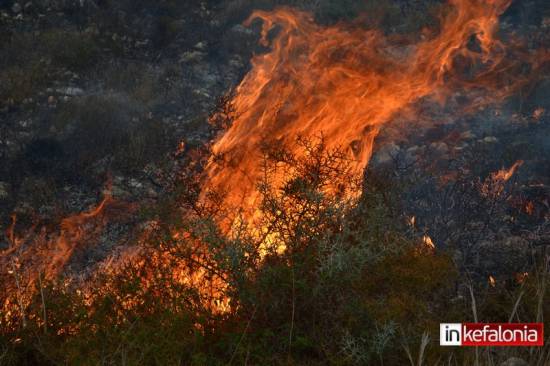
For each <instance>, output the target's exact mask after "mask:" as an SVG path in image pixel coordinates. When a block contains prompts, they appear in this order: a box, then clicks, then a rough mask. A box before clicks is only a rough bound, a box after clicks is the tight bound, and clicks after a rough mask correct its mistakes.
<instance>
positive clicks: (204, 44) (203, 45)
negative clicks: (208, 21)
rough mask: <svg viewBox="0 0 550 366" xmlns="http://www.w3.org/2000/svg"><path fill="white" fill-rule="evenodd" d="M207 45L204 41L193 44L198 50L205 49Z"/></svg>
mask: <svg viewBox="0 0 550 366" xmlns="http://www.w3.org/2000/svg"><path fill="white" fill-rule="evenodd" d="M207 47H208V43H206V42H199V43H197V44H196V45H195V48H196V49H197V50H200V51H204V50H206V48H207Z"/></svg>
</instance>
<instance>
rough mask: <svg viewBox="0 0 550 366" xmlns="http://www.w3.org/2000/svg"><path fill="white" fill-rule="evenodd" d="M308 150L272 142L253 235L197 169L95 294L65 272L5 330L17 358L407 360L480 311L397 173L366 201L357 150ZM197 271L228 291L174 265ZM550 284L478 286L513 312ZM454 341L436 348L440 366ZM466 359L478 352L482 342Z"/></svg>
mask: <svg viewBox="0 0 550 366" xmlns="http://www.w3.org/2000/svg"><path fill="white" fill-rule="evenodd" d="M302 146H303V149H304V150H305V153H304V154H303V155H302V157H297V156H294V155H293V154H290V153H288V152H286V151H281V150H280V149H279V150H266V155H265V167H266V172H265V174H264V178H263V180H262V181H261V182H259V184H258V188H259V190H260V192H261V196H262V204H261V206H260V208H261V219H259V220H258V221H254V222H246V221H244V220H243V221H242V222H241V225H242V230H241V231H239V232H238V235H237V234H234V235H231V236H227V235H223V234H222V233H220V230H219V228H218V226H217V225H216V224H215V222H217V221H218V219H219V218H218V217H217V215H218V214H219V212H220V208H219V207H216V201H215V200H214V201H213V202H211V204H210V205H197V202H196V198H197V194H196V192H192V191H193V190H200V184H198V183H197V182H200V181H199V180H196V177H195V176H192V177H190V178H189V179H187V180H184V181H183V182H185V186H184V187H182V189H181V191H179V197H178V198H177V200H178V201H177V202H178V204H177V205H174V203H173V202H172V203H170V202H167V207H170V208H169V209H167V210H166V212H164V213H163V211H164V210H163V209H161V208H159V210H158V211H157V212H158V214H159V215H160V216H162V218H163V220H164V219H166V221H163V224H161V225H160V227H159V228H158V230H157V231H154V232H153V234H152V235H151V236H149V237H148V240H147V244H148V245H146V246H144V247H142V248H141V254H139V255H135V256H133V257H132V258H133V259H132V260H130V261H128V263H127V264H126V265H124V266H122V268H121V269H120V270H118V271H114V272H112V273H110V274H108V273H102V274H99V275H98V276H97V277H96V278H94V279H93V280H92V281H91V282H90V283H91V284H93V286H89V287H88V288H87V289H86V291H82V292H81V291H80V290H79V289H78V288H75V287H74V285H71V284H68V285H67V286H65V285H62V284H61V283H59V282H58V283H56V284H50V285H48V286H46V287H45V288H43V289H42V291H41V292H40V291H38V290H37V291H36V294H37V295H36V296H35V298H34V300H33V302H32V303H31V304H30V305H29V307H28V309H27V310H26V313H27V317H26V318H27V324H26V326H25V327H22V326H21V327H15V328H10V329H4V330H3V331H2V332H1V333H0V334H1V336H2V337H4V340H5V342H6V345H7V348H5V355H4V356H3V357H4V360H5V363H6V364H7V365H16V364H32V363H40V364H68V365H80V364H83V365H95V364H124V365H142V364H147V365H181V364H184V365H218V364H228V363H231V364H257V365H263V364H266V365H305V364H307V365H326V364H330V365H357V364H378V363H382V362H383V363H384V364H385V365H403V364H405V363H407V362H408V361H407V357H406V354H405V352H404V351H400V350H401V347H402V344H403V343H406V344H407V345H408V344H413V345H414V344H420V340H421V337H422V334H424V333H425V332H427V333H428V334H431V335H432V337H433V338H437V336H436V335H437V334H438V333H437V332H438V325H439V323H440V322H443V321H467V320H470V319H471V318H472V315H471V309H472V305H471V301H470V299H469V298H468V299H466V298H464V297H457V296H456V295H457V293H456V289H455V285H456V284H457V283H458V281H460V277H459V276H458V274H457V272H456V270H455V269H454V266H453V264H452V261H451V260H450V258H449V257H448V256H447V255H445V254H444V253H439V252H438V251H433V250H431V249H430V248H427V247H424V246H423V245H422V243H420V242H419V240H418V239H415V238H414V237H410V236H409V235H408V234H407V229H406V226H405V225H404V224H401V223H404V222H405V221H404V220H403V218H402V217H401V216H400V214H398V213H397V212H399V211H398V210H397V208H398V207H397V206H396V203H395V202H396V201H395V200H393V199H392V198H391V197H393V195H392V194H391V190H392V187H394V185H393V184H391V182H389V181H384V180H383V179H382V178H380V177H378V178H377V179H367V180H366V182H365V184H364V186H363V187H362V190H363V195H362V197H361V198H359V199H358V200H356V199H350V197H352V196H350V194H351V193H352V192H353V191H354V189H356V188H357V187H356V186H354V184H350V182H353V181H352V180H350V174H349V170H348V167H347V162H346V159H345V155H344V154H342V153H340V152H339V151H326V150H325V148H324V146H323V144H322V141H321V142H320V143H318V144H312V143H310V142H307V141H302ZM276 169H284V170H285V171H286V172H288V174H287V175H286V181H285V182H284V184H283V185H282V188H281V187H274V186H273V184H272V183H271V179H270V177H271V174H273V173H275V172H276ZM193 182H195V183H193ZM340 183H347V184H346V185H340ZM328 186H336V187H341V191H338V190H336V191H334V190H332V191H327V189H326V187H328ZM329 192H330V193H329ZM186 200H188V201H186ZM178 205H179V208H180V209H183V210H184V211H185V212H187V215H185V216H184V217H183V218H182V217H181V212H182V211H181V210H177V208H176V207H177V206H178ZM178 218H179V219H178ZM254 229H256V230H254ZM258 229H261V230H260V231H258ZM174 231H177V232H180V233H181V232H185V233H186V235H180V236H177V237H176V236H173V235H172V233H173V232H174ZM258 232H263V233H265V234H268V235H266V236H265V237H258V235H257V233H258ZM266 237H269V238H272V239H271V241H269V240H268V241H266V239H265V238H266ZM197 243H200V245H197ZM281 246H284V248H285V250H280V248H281ZM182 265H183V266H184V267H182ZM182 268H185V271H187V272H181V271H182ZM197 271H199V272H201V273H203V275H202V277H201V281H199V283H204V287H205V288H206V289H208V288H209V283H215V282H213V281H212V280H213V279H216V278H218V279H223V282H224V284H225V285H224V286H222V287H221V290H220V291H221V292H216V291H213V292H208V291H206V292H205V291H204V289H203V290H202V291H201V290H200V288H199V289H198V290H197V289H196V288H194V287H193V286H188V285H186V284H183V283H182V282H179V281H178V280H177V276H174V274H175V273H197ZM210 281H212V282H210ZM547 281H548V279H547V278H546V277H538V276H534V277H533V278H531V277H529V278H528V279H527V280H526V281H525V282H524V283H523V284H522V285H518V284H514V283H510V284H508V285H507V287H506V288H494V289H489V288H487V285H479V286H476V287H475V289H473V293H475V294H476V296H478V299H483V301H481V300H479V301H478V304H479V306H477V308H476V311H477V315H478V317H479V319H480V320H483V321H489V320H495V321H496V320H498V321H504V320H505V319H503V317H504V318H506V317H507V316H510V314H507V312H506V309H511V308H513V307H514V306H513V302H514V300H513V299H516V298H517V295H518V294H521V293H523V295H522V296H523V298H524V299H525V300H524V301H522V302H520V303H519V304H520V306H518V307H517V309H516V312H515V314H513V316H514V317H517V318H518V319H521V320H534V319H537V317H538V316H539V315H538V314H542V313H544V312H546V311H547V310H550V309H546V307H547V306H546V304H544V303H543V302H541V301H540V299H541V298H542V297H541V296H543V295H541V294H543V291H541V288H543V286H542V285H541V284H546V283H547ZM214 293H215V294H214ZM84 294H86V295H84ZM209 294H210V295H209ZM510 294H514V295H513V296H510ZM220 297H221V298H226V299H227V298H229V299H230V304H231V307H230V309H228V310H227V311H225V312H219V311H216V310H215V309H216V308H215V307H212V303H213V300H216V299H220ZM505 298H508V300H510V301H506V300H505ZM498 304H507V305H510V307H508V308H507V307H502V306H500V307H499V306H495V305H498ZM44 313H45V314H46V315H45V316H44V315H43V314H44ZM44 320H45V321H44ZM398 350H399V351H398ZM1 351H2V349H0V352H1ZM451 352H453V351H452V350H451V351H449V350H444V349H441V348H439V347H434V346H433V344H432V345H431V346H430V345H429V346H428V348H427V349H426V359H427V362H428V364H435V363H436V362H437V360H441V359H444V360H446V359H448V358H449V357H451V354H450V353H451ZM533 354H534V355H536V357H538V355H540V354H539V353H533ZM452 357H454V358H456V359H458V360H464V362H465V363H466V364H471V362H472V358H471V357H472V354H471V353H467V352H466V351H462V350H461V351H460V352H455V353H453V354H452ZM487 357H494V356H491V355H488V356H487ZM533 357H535V356H533Z"/></svg>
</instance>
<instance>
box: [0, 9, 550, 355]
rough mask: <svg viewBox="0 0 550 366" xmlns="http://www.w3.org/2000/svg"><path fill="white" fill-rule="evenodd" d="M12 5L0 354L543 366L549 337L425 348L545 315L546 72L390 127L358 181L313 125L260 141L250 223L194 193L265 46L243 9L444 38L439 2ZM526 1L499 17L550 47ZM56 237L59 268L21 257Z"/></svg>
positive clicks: (3, 41) (0, 61) (4, 130)
mask: <svg viewBox="0 0 550 366" xmlns="http://www.w3.org/2000/svg"><path fill="white" fill-rule="evenodd" d="M14 3H15V2H12V1H7V2H2V1H0V9H2V11H3V12H4V13H5V14H6V16H4V17H3V18H2V19H4V18H5V19H6V23H5V24H2V25H0V30H2V31H3V32H1V33H0V55H2V57H1V58H0V159H2V162H3V163H2V164H1V165H0V174H1V175H0V228H1V229H2V232H3V233H4V234H3V236H2V237H0V265H1V266H2V267H3V268H0V366H3V365H7V366H11V365H61V364H63V365H376V364H380V365H412V366H415V365H418V366H420V365H507V366H512V365H524V364H527V365H537V366H539V365H541V366H542V365H546V364H548V363H549V362H550V348H549V346H548V345H547V346H545V347H541V348H529V349H516V348H499V349H491V348H480V349H478V350H471V349H455V348H452V349H449V348H442V347H439V344H438V334H439V323H441V322H449V323H451V322H465V321H474V320H479V321H483V322H507V321H514V322H515V321H521V322H535V321H537V322H544V323H545V325H546V328H547V329H549V328H548V325H549V320H548V319H549V315H550V302H549V301H548V295H547V286H548V285H549V281H550V278H548V259H549V253H548V250H547V246H548V244H550V226H549V221H548V220H549V218H550V203H549V202H550V201H549V200H550V181H549V179H550V177H549V175H548V172H549V171H550V159H549V158H548V156H550V154H549V152H550V144H549V143H548V138H547V136H548V135H549V133H550V127H549V126H550V125H549V119H548V116H549V114H548V110H549V109H550V99H549V97H548V96H549V95H550V86H549V84H548V79H547V77H546V76H544V75H543V76H542V77H541V78H540V80H539V81H537V83H536V85H529V86H528V87H525V88H523V89H522V90H520V91H519V92H518V95H514V96H513V97H512V98H509V99H507V100H506V104H505V105H503V106H498V107H493V106H489V107H487V110H485V111H484V112H480V113H479V114H478V115H475V116H473V117H470V116H468V117H462V116H461V117H458V119H460V121H459V122H458V123H455V124H453V125H449V124H445V123H443V122H442V123H441V124H436V125H435V126H432V127H430V128H424V127H422V128H418V129H415V131H414V133H417V134H418V135H419V136H407V137H408V138H409V139H408V141H403V140H404V137H403V136H401V137H400V139H397V140H396V141H395V143H394V141H393V140H392V138H393V137H394V136H393V135H392V133H391V131H390V132H388V135H387V136H385V135H384V134H382V135H381V136H380V139H379V141H377V142H380V148H379V149H376V150H375V151H374V155H373V158H372V159H371V162H372V163H371V164H370V165H369V167H368V168H367V169H366V171H365V172H364V174H362V175H361V176H359V177H358V176H356V174H353V173H352V170H351V169H350V161H349V155H348V154H347V153H346V149H345V148H344V147H342V148H336V149H329V148H327V147H326V144H325V140H324V139H325V137H324V136H323V135H322V133H320V134H319V136H318V138H316V139H313V140H311V139H306V138H300V137H297V138H296V141H297V143H296V144H297V146H299V153H296V152H292V151H288V150H286V149H285V147H284V146H278V145H277V144H273V143H272V144H265V145H264V146H262V156H258V160H259V161H261V162H262V174H261V178H260V179H258V180H257V181H256V182H255V184H256V188H257V191H258V193H259V199H260V204H259V206H258V210H257V212H256V213H255V215H254V216H253V219H250V216H247V215H246V213H245V212H243V211H242V210H240V208H239V207H228V206H227V205H224V198H225V197H226V195H227V193H228V192H226V191H224V190H223V189H220V190H216V191H208V192H204V180H205V177H204V172H205V167H206V166H207V164H209V163H214V164H216V166H219V167H223V166H224V164H225V165H230V164H234V161H232V159H231V158H232V157H231V156H230V154H229V153H228V154H220V155H219V156H213V155H212V151H210V147H211V142H212V141H214V140H215V138H216V137H217V136H219V135H221V134H223V132H224V131H225V130H227V129H228V128H229V127H230V126H231V124H232V123H233V121H234V120H235V119H236V117H237V116H235V115H234V113H235V110H234V108H233V106H232V105H231V100H232V98H233V94H229V95H227V96H225V97H222V98H221V99H219V100H217V98H216V96H217V95H224V93H227V90H230V89H231V88H232V87H234V86H235V85H236V84H237V83H238V81H239V80H240V79H241V78H242V76H243V75H244V73H245V72H246V70H248V69H249V68H250V65H249V64H248V63H247V62H248V60H249V59H250V57H251V56H252V54H253V53H260V52H264V51H265V49H264V48H262V47H258V46H256V41H257V38H258V34H257V31H258V27H257V26H256V25H255V24H252V26H251V29H245V28H244V27H242V26H241V25H240V23H242V22H243V21H244V20H245V19H246V18H247V17H248V16H249V15H250V12H251V11H252V10H254V9H265V10H270V9H273V8H275V7H277V6H292V7H297V8H299V9H302V10H306V11H309V12H312V13H313V14H314V16H315V19H316V21H317V22H318V23H319V24H324V25H330V24H335V23H338V22H342V21H345V22H352V23H353V24H360V26H361V27H365V28H373V27H378V28H380V29H381V30H383V32H384V33H385V34H388V35H389V36H391V37H397V38H398V37H402V36H403V35H406V34H410V33H412V34H419V37H420V34H421V32H422V30H423V29H425V28H427V27H430V28H435V29H437V27H438V21H437V15H438V14H441V13H442V12H443V13H444V12H445V11H446V8H445V5H444V4H442V3H441V2H439V1H400V0H395V1H388V2H380V1H374V0H373V1H371V0H369V1H355V0H346V1H339V0H280V1H279V0H262V1H249V0H234V1H222V0H219V1H176V0H164V1H149V0H140V1H110V0H95V1H91V0H90V1H81V2H71V1H33V2H32V4H31V5H30V6H29V7H27V6H26V5H25V4H22V3H21V9H20V10H19V11H16V10H17V9H14V8H13V6H14ZM520 3H521V2H519V1H514V2H513V3H512V5H511V7H510V9H509V10H508V11H507V12H506V13H505V14H504V15H503V16H502V18H503V19H504V20H505V21H506V24H507V25H508V27H511V28H513V29H514V30H515V31H517V32H519V33H520V34H521V35H522V36H524V37H525V38H526V39H527V40H528V42H529V43H530V45H532V46H533V47H535V46H537V47H547V43H545V42H548V39H547V38H545V37H546V36H544V35H541V34H543V33H545V31H544V29H546V30H547V29H548V27H549V26H550V22H547V23H544V22H545V20H544V19H550V18H548V17H550V10H549V9H548V4H546V1H539V0H537V1H525V2H523V4H520ZM81 4H82V5H81ZM18 14H22V17H21V18H20V19H17V16H18ZM40 14H46V16H39V15H40ZM543 24H546V26H545V27H546V28H544V29H543ZM460 97H461V96H457V97H456V99H460ZM457 103H458V104H460V100H459V101H458V102H457ZM427 108H434V110H435V109H436V107H431V106H430V107H427ZM413 126H414V125H413ZM413 128H415V127H413ZM390 129H391V126H390ZM388 141H391V142H390V143H387V142H388ZM281 171H284V172H286V174H285V176H284V182H277V181H276V180H277V177H278V176H280V175H278V174H277V173H278V172H281ZM508 173H510V174H508ZM222 188H223V187H222ZM102 197H104V201H101V198H102ZM98 202H103V203H105V202H106V204H105V205H106V206H105V207H106V208H105V210H104V211H105V212H104V211H101V210H100V209H99V208H101V206H102V204H99V205H98V204H97V203H98ZM112 202H115V203H116V204H112ZM117 205H118V206H117ZM95 207H97V208H95ZM94 211H97V212H98V213H99V214H98V215H97V217H96V215H95V214H91V213H92V212H94ZM82 213H84V214H82ZM72 215H74V216H72ZM67 217H69V218H70V219H71V218H75V220H74V221H75V222H77V223H78V224H77V225H76V226H77V227H76V229H74V228H72V227H67V220H65V221H64V220H63V219H64V218H67ZM88 217H93V219H90V220H87V218H88ZM111 219H112V220H111ZM79 220H80V221H79ZM110 220H111V221H110ZM69 221H70V220H69ZM220 223H221V224H220ZM228 227H229V228H230V230H228ZM72 230H75V231H76V233H75V232H73V231H72ZM67 233H69V234H70V235H73V236H78V240H77V241H76V240H75V241H76V242H77V244H78V246H77V247H76V248H75V249H74V251H70V252H69V254H68V258H66V262H63V265H64V266H63V268H62V269H64V270H65V271H60V273H56V276H50V275H49V274H48V273H46V272H47V266H45V265H42V262H40V261H38V260H35V259H34V256H39V255H41V254H42V255H44V253H46V254H48V253H53V254H55V255H58V251H59V248H58V247H56V246H55V245H54V244H52V243H58V242H61V240H60V239H59V238H61V239H63V238H65V237H70V236H69V234H67ZM90 233H91V234H90ZM92 234H93V235H92ZM86 235H89V237H88V236H86ZM54 239H59V240H58V241H55V240H54ZM39 240H42V243H45V244H44V245H43V247H44V248H46V249H47V250H51V251H50V252H48V251H44V252H41V250H42V247H37V248H36V249H32V248H31V247H32V246H33V245H34V244H36V243H38V242H39ZM56 245H57V244H56ZM52 247H53V248H54V249H53V250H52ZM91 247H93V248H91ZM29 248H31V250H29ZM62 249H65V248H64V247H63V248H62ZM25 250H28V251H29V252H30V253H31V254H30V255H27V256H25V255H24V251H25ZM33 250H34V251H33ZM22 258H24V259H22ZM36 263H40V265H38V264H36ZM33 264H34V266H33ZM52 277H54V278H52ZM25 281H26V282H25ZM4 290H5V291H4ZM514 358H516V361H514ZM510 360H512V361H510ZM518 360H519V361H518ZM522 360H523V361H522ZM506 362H524V363H506Z"/></svg>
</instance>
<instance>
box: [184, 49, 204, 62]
mask: <svg viewBox="0 0 550 366" xmlns="http://www.w3.org/2000/svg"><path fill="white" fill-rule="evenodd" d="M204 56H205V53H204V52H201V51H187V52H184V53H183V54H182V55H181V56H180V60H179V61H180V62H182V63H189V62H199V61H201V60H202V59H203V57H204Z"/></svg>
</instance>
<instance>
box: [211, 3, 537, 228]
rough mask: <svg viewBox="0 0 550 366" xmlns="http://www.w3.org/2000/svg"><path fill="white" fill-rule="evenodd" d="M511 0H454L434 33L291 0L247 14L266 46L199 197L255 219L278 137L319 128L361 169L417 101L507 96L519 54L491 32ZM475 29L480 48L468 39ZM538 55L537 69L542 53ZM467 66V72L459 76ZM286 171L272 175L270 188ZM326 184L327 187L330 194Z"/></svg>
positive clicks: (288, 139) (293, 147) (290, 141)
mask: <svg viewBox="0 0 550 366" xmlns="http://www.w3.org/2000/svg"><path fill="white" fill-rule="evenodd" d="M510 2H511V1H510V0H492V1H481V0H453V1H451V5H453V6H454V9H453V10H452V11H450V13H449V14H448V15H447V16H445V17H443V18H442V20H441V26H440V31H439V33H438V34H437V35H435V36H433V37H432V38H428V39H425V40H421V41H410V40H407V39H403V38H401V39H397V37H386V36H385V35H383V34H382V33H381V32H380V31H377V30H364V29H362V28H359V27H357V26H350V25H347V26H346V25H336V26H331V27H322V26H320V25H317V24H316V23H315V22H314V21H313V18H312V16H311V15H309V14H307V13H303V12H299V11H296V10H292V9H289V8H281V9H278V10H275V11H273V12H264V11H257V12H255V13H253V15H252V16H251V18H250V19H249V20H248V21H247V23H246V24H247V25H250V24H251V23H252V22H253V21H254V20H257V19H260V20H261V21H263V26H262V39H261V42H262V44H263V45H264V46H270V48H271V51H269V52H268V53H265V54H259V55H256V56H255V57H254V58H253V60H252V69H251V71H250V72H249V73H248V74H247V75H246V77H245V78H244V80H243V81H242V82H241V84H240V85H239V86H238V88H237V89H236V95H235V97H234V98H233V100H232V106H233V109H234V112H235V113H234V115H235V116H236V117H235V119H234V123H233V124H232V125H231V127H230V128H229V129H228V130H227V131H226V133H225V134H224V135H223V136H221V138H219V139H218V140H217V141H216V142H215V144H214V145H213V152H214V154H213V157H212V158H211V159H210V161H209V163H208V165H207V167H206V172H205V189H204V191H203V193H202V197H201V199H202V200H203V201H205V200H207V198H208V196H209V193H210V192H223V193H224V197H223V204H222V207H224V208H226V209H229V210H231V209H233V210H235V211H236V212H239V215H240V216H241V217H244V218H245V219H246V220H248V221H254V219H256V218H258V216H259V213H258V206H259V203H260V202H259V200H260V194H259V192H258V189H257V181H258V179H259V177H260V176H261V174H262V154H263V153H264V149H265V147H266V146H267V147H270V146H271V147H273V146H275V147H278V146H282V147H284V148H285V149H287V150H288V151H290V152H291V153H293V154H295V155H296V156H297V157H300V156H301V155H303V154H304V152H302V151H301V150H300V148H299V146H298V145H299V144H298V142H297V140H298V138H299V137H301V138H303V139H306V140H315V139H317V138H318V137H319V136H322V137H323V139H324V143H325V144H326V148H327V149H328V150H332V149H344V151H346V154H347V157H348V158H349V161H350V164H351V165H352V170H353V173H354V174H356V175H357V176H360V175H361V174H362V172H363V170H364V168H365V167H366V165H367V164H368V162H369V160H370V157H371V155H372V152H373V145H374V141H375V138H376V137H377V135H378V134H379V132H380V130H381V128H382V127H383V126H385V125H387V124H388V123H390V122H391V121H392V120H393V119H395V118H396V117H397V116H398V115H405V116H407V117H408V118H409V119H410V120H415V116H416V112H415V110H414V105H413V104H414V103H415V102H419V101H420V100H426V99H430V100H433V101H437V102H439V103H440V104H443V103H444V102H445V101H446V100H447V99H448V98H449V97H450V96H451V95H452V94H453V93H456V92H457V91H464V90H468V91H470V92H471V94H472V95H474V96H475V97H474V98H473V99H474V100H472V101H471V103H470V105H469V106H468V107H466V108H463V109H464V110H468V109H472V110H475V109H476V108H478V107H481V106H484V105H487V104H489V103H494V102H497V101H500V100H502V99H503V98H505V97H507V96H509V95H511V94H512V93H513V91H514V90H516V88H517V87H519V86H520V85H521V84H522V83H524V82H526V80H524V79H523V78H522V77H521V76H520V75H521V73H520V71H519V68H518V66H519V64H520V62H519V58H521V57H523V56H524V54H521V55H515V56H511V55H509V54H507V52H509V51H510V50H509V49H508V48H507V46H506V45H505V44H504V43H503V42H501V41H499V40H498V39H497V35H496V33H497V28H498V18H499V15H501V14H502V13H503V12H504V10H505V9H506V8H507V7H508V6H509V4H510ZM276 26H278V28H277V32H276V35H275V36H274V37H272V33H274V30H275V28H276ZM271 38H273V40H272V41H271ZM473 38H475V39H476V42H477V44H478V48H479V50H478V51H474V50H472V49H470V47H469V44H471V42H472V39H473ZM537 57H538V58H537V60H539V61H537V62H535V63H532V65H533V68H534V69H536V68H537V67H539V66H540V65H541V64H542V63H543V61H542V60H543V59H545V58H543V57H539V56H537ZM471 70H476V71H475V72H474V76H473V77H472V76H469V77H466V76H465V74H466V73H467V72H466V71H468V72H470V74H471ZM220 157H223V159H222V160H223V161H224V163H223V164H219V161H220ZM288 173H289V172H285V171H280V172H278V173H277V174H276V175H275V176H274V177H273V178H272V183H273V184H274V185H275V187H281V185H282V184H283V182H284V179H285V176H288ZM332 189H334V187H327V191H328V193H330V191H331V190H332ZM358 193H359V192H357V194H358ZM235 216H237V215H235ZM232 220H234V218H229V219H227V218H224V219H221V220H220V221H223V222H220V225H221V226H222V228H223V229H224V230H225V231H226V232H231V231H232V230H231V227H232V226H233V222H232Z"/></svg>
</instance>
